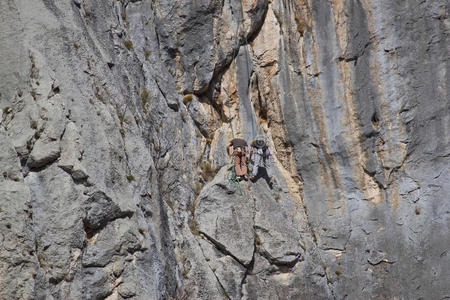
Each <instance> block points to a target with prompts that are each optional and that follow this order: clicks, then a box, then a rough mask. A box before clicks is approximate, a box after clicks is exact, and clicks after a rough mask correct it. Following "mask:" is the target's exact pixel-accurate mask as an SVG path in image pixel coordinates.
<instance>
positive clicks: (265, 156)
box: [250, 139, 273, 188]
mask: <svg viewBox="0 0 450 300" xmlns="http://www.w3.org/2000/svg"><path fill="white" fill-rule="evenodd" d="M271 156H272V154H271V153H270V150H269V148H268V146H267V144H266V142H265V141H264V140H263V139H256V140H253V141H251V142H250V162H251V163H252V165H253V170H252V174H251V176H250V180H251V181H253V182H255V181H257V180H258V179H259V178H261V177H263V178H264V179H265V180H266V182H267V184H268V185H269V186H270V188H272V184H273V177H272V159H271Z"/></svg>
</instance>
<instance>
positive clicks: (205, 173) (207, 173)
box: [200, 161, 216, 182]
mask: <svg viewBox="0 0 450 300" xmlns="http://www.w3.org/2000/svg"><path fill="white" fill-rule="evenodd" d="M200 169H201V175H202V177H203V179H204V180H205V181H206V182H209V181H211V180H212V179H213V178H214V177H215V176H216V170H214V168H213V166H212V164H211V162H209V161H202V162H201V163H200Z"/></svg>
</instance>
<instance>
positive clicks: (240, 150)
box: [227, 138, 248, 180]
mask: <svg viewBox="0 0 450 300" xmlns="http://www.w3.org/2000/svg"><path fill="white" fill-rule="evenodd" d="M230 147H233V162H234V169H235V172H236V178H238V179H242V178H243V179H245V180H248V175H247V153H248V145H247V142H246V141H245V140H243V139H240V138H235V139H232V140H231V141H230V144H229V145H228V147H227V152H228V149H229V148H230ZM228 153H229V152H228Z"/></svg>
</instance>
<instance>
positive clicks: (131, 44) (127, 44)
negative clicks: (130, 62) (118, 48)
mask: <svg viewBox="0 0 450 300" xmlns="http://www.w3.org/2000/svg"><path fill="white" fill-rule="evenodd" d="M123 44H124V46H125V48H127V49H128V51H130V50H131V48H133V43H132V42H131V41H130V40H126V41H125V42H123Z"/></svg>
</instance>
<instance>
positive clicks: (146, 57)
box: [144, 48, 150, 60]
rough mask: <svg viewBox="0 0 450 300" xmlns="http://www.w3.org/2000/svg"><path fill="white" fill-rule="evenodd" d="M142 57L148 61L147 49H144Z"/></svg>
mask: <svg viewBox="0 0 450 300" xmlns="http://www.w3.org/2000/svg"><path fill="white" fill-rule="evenodd" d="M144 56H145V59H146V60H148V57H149V56H150V50H148V49H147V48H146V49H144Z"/></svg>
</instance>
